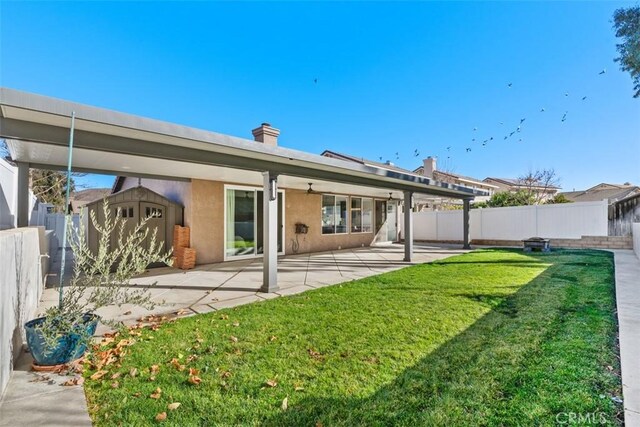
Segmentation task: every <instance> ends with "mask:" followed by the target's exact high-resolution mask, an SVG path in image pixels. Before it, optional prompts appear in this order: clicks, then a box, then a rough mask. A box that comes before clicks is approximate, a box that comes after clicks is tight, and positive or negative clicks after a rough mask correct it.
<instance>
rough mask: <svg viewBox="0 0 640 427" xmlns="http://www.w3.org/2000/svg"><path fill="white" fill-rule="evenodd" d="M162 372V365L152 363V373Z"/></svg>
mask: <svg viewBox="0 0 640 427" xmlns="http://www.w3.org/2000/svg"><path fill="white" fill-rule="evenodd" d="M158 372H160V365H151V374H153V375H155V374H157V373H158Z"/></svg>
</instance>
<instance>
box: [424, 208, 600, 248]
mask: <svg viewBox="0 0 640 427" xmlns="http://www.w3.org/2000/svg"><path fill="white" fill-rule="evenodd" d="M470 216H471V218H470V222H471V230H470V233H471V239H472V240H522V239H526V238H529V237H534V236H537V237H546V238H555V239H579V238H580V237H582V236H606V235H607V232H608V219H607V202H606V201H601V202H600V201H599V202H581V203H564V204H558V205H536V206H516V207H508V208H485V209H472V210H471V213H470ZM413 226H414V232H413V236H414V239H415V240H436V241H437V240H462V211H461V210H457V211H437V212H416V213H414V214H413Z"/></svg>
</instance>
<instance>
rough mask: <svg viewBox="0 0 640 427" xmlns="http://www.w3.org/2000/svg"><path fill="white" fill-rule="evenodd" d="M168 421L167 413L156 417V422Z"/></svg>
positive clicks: (161, 413)
mask: <svg viewBox="0 0 640 427" xmlns="http://www.w3.org/2000/svg"><path fill="white" fill-rule="evenodd" d="M166 419H167V413H166V412H160V413H159V414H158V415H156V421H164V420H166Z"/></svg>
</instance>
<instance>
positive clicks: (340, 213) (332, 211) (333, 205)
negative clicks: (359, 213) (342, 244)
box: [322, 194, 347, 234]
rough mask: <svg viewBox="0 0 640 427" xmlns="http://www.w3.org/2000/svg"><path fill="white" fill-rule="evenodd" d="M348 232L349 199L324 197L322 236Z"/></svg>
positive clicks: (325, 195) (344, 197)
mask: <svg viewBox="0 0 640 427" xmlns="http://www.w3.org/2000/svg"><path fill="white" fill-rule="evenodd" d="M346 232H347V197H346V196H330V195H327V194H324V195H323V196H322V234H344V233H346Z"/></svg>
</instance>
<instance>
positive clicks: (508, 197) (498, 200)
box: [487, 190, 534, 208]
mask: <svg viewBox="0 0 640 427" xmlns="http://www.w3.org/2000/svg"><path fill="white" fill-rule="evenodd" d="M532 204H534V198H533V197H532V196H531V194H530V193H529V192H528V191H524V190H518V191H516V192H515V193H512V192H509V191H500V192H498V193H494V194H493V195H492V196H491V198H490V199H489V201H488V202H487V206H489V207H490V208H502V207H506V206H527V205H532Z"/></svg>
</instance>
